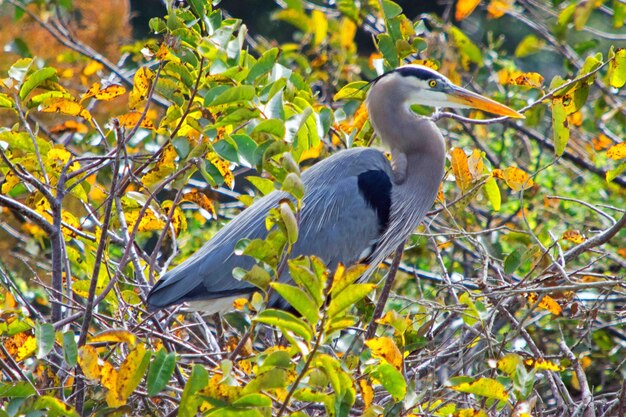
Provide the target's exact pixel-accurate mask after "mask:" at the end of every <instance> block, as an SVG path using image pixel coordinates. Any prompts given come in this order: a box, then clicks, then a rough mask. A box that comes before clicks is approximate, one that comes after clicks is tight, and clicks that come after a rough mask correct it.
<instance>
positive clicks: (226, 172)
mask: <svg viewBox="0 0 626 417" xmlns="http://www.w3.org/2000/svg"><path fill="white" fill-rule="evenodd" d="M207 159H208V160H209V162H211V164H213V166H214V167H215V168H217V170H218V171H219V172H220V174H221V175H222V177H223V178H224V183H225V184H226V185H227V186H228V188H230V189H231V190H232V188H233V186H234V185H235V176H234V175H233V173H232V172H231V170H230V167H229V164H228V162H226V161H224V160H223V159H221V158H220V157H219V156H218V155H217V154H216V153H215V152H209V153H208V154H207Z"/></svg>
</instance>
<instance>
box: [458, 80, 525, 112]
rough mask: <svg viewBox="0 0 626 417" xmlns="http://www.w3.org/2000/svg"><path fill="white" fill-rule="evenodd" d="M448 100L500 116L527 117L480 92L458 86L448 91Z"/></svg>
mask: <svg viewBox="0 0 626 417" xmlns="http://www.w3.org/2000/svg"><path fill="white" fill-rule="evenodd" d="M448 100H449V101H451V102H453V103H456V104H457V105H460V106H463V107H469V108H472V109H478V110H483V111H486V112H488V113H491V114H497V115H499V116H509V117H512V118H514V119H525V117H524V115H523V114H521V113H518V112H516V111H515V110H513V109H512V108H510V107H507V106H505V105H504V104H500V103H498V102H497V101H494V100H491V99H490V98H487V97H483V96H481V95H480V94H476V93H473V92H471V91H469V90H466V89H464V88H462V87H458V86H453V87H452V91H451V92H450V93H448Z"/></svg>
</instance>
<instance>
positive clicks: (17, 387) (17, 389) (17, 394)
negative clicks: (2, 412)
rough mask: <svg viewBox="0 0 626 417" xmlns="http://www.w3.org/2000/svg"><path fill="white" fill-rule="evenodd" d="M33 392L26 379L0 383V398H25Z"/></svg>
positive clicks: (33, 393)
mask: <svg viewBox="0 0 626 417" xmlns="http://www.w3.org/2000/svg"><path fill="white" fill-rule="evenodd" d="M35 393H36V391H35V388H33V386H32V385H31V384H29V383H28V382H26V381H17V382H9V383H0V398H2V397H4V398H26V397H30V396H31V395H35Z"/></svg>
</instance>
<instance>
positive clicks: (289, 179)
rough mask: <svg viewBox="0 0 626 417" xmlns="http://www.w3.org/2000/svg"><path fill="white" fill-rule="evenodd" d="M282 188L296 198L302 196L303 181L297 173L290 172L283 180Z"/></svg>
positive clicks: (299, 198)
mask: <svg viewBox="0 0 626 417" xmlns="http://www.w3.org/2000/svg"><path fill="white" fill-rule="evenodd" d="M282 190H283V191H286V192H288V193H289V194H291V195H292V196H294V197H295V198H297V199H298V200H301V199H302V197H304V183H303V182H302V180H301V179H300V176H299V175H298V174H295V173H293V172H290V173H289V174H287V176H286V177H285V179H284V180H283V186H282Z"/></svg>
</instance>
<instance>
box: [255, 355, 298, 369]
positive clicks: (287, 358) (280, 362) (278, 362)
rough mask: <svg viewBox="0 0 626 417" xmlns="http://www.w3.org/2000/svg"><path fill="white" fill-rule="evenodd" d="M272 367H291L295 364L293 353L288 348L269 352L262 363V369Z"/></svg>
mask: <svg viewBox="0 0 626 417" xmlns="http://www.w3.org/2000/svg"><path fill="white" fill-rule="evenodd" d="M270 368H284V369H291V368H293V364H292V362H291V354H290V353H289V352H287V351H286V350H277V351H274V352H272V353H270V354H269V356H268V357H267V358H266V359H265V360H264V361H263V363H262V364H261V365H260V368H259V369H260V370H265V369H270Z"/></svg>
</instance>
